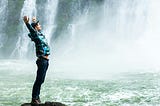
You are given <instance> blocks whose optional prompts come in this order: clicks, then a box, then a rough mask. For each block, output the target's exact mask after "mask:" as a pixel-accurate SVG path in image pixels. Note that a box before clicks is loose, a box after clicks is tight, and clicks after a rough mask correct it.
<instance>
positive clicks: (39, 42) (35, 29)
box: [23, 16, 50, 104]
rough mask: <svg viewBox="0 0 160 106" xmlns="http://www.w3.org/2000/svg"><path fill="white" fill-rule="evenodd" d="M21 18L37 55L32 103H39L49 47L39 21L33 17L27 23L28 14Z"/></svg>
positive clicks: (47, 62) (47, 63)
mask: <svg viewBox="0 0 160 106" xmlns="http://www.w3.org/2000/svg"><path fill="white" fill-rule="evenodd" d="M23 20H24V22H25V24H26V26H27V28H28V30H29V32H30V33H29V34H28V36H29V37H30V38H31V40H32V41H33V42H34V43H35V47H36V56H37V58H38V59H37V61H36V64H37V68H38V69H37V76H36V80H35V82H34V85H33V89H32V101H31V103H32V104H40V103H41V101H40V97H39V95H40V89H41V85H42V83H43V82H44V80H45V76H46V71H47V69H48V65H49V59H48V56H49V55H50V49H49V46H48V43H47V39H46V38H45V35H43V34H42V32H41V25H40V24H39V21H36V19H35V18H33V23H32V24H29V18H28V16H24V17H23Z"/></svg>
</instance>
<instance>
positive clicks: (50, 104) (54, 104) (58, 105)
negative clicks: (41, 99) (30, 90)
mask: <svg viewBox="0 0 160 106" xmlns="http://www.w3.org/2000/svg"><path fill="white" fill-rule="evenodd" d="M21 106H66V105H65V104H62V103H60V102H45V103H41V104H31V103H24V104H22V105H21Z"/></svg>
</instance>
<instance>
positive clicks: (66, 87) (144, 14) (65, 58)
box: [0, 0, 160, 106]
mask: <svg viewBox="0 0 160 106" xmlns="http://www.w3.org/2000/svg"><path fill="white" fill-rule="evenodd" d="M15 2H16V3H19V5H18V6H19V7H21V5H20V4H22V3H21V2H22V1H20V0H15ZM7 3H11V2H10V0H8V2H7V0H6V1H4V0H3V1H2V0H1V1H0V9H1V10H3V11H1V10H0V15H1V16H4V15H5V13H7V11H8V10H7V9H10V8H11V9H12V8H13V7H10V6H11V5H10V6H9V5H8V4H7ZM12 3H13V2H12ZM16 3H15V4H16ZM159 5H160V1H159V0H45V1H40V0H25V2H24V5H23V6H22V7H21V8H20V9H19V10H17V12H18V11H21V12H19V13H21V14H20V17H19V16H18V17H19V18H20V19H19V20H20V21H19V25H17V26H14V27H16V28H17V29H18V31H17V36H18V37H17V38H19V39H15V40H16V41H15V42H16V44H15V46H14V43H13V42H11V44H13V47H14V51H13V52H12V56H13V57H14V55H18V57H21V58H22V57H25V56H26V53H28V51H31V50H32V51H34V53H31V54H30V55H32V56H33V55H34V54H35V50H34V49H33V47H34V45H33V44H32V43H31V45H30V43H29V42H31V41H30V39H29V38H28V36H27V34H28V30H27V28H26V26H25V25H24V23H23V21H22V16H23V15H28V16H29V17H30V18H31V16H37V18H38V19H39V20H40V24H41V25H42V31H44V33H45V35H46V37H47V39H48V41H49V43H50V46H51V48H52V49H53V50H52V52H51V54H52V55H51V56H49V58H50V65H49V70H48V72H47V77H46V80H45V83H44V85H43V90H42V93H41V99H42V102H44V100H49V101H50V100H51V101H52V100H54V101H58V102H63V103H65V104H67V105H68V106H159V105H160V99H159V97H160V93H159V91H160V83H159V82H160V73H159V70H160V64H159V63H160V55H159V54H160V49H159V45H160V43H159V41H160V36H159V34H160V30H159V27H160V16H159V8H160V7H159ZM9 7H10V8H9ZM13 10H14V9H13ZM9 13H10V12H9ZM10 14H11V13H10ZM14 15H15V16H16V14H14ZM8 16H13V14H11V15H8ZM6 18H7V20H9V19H12V20H10V21H15V20H16V19H15V17H11V18H10V17H6ZM6 18H3V17H0V20H3V21H2V22H4V26H6V25H5V23H6V21H7V20H5V19H6ZM8 23H9V22H8ZM4 26H2V24H1V25H0V46H3V47H5V46H7V47H8V46H9V45H5V43H4V42H5V41H3V37H4V35H3V30H2V29H5V28H4ZM7 28H12V27H10V25H9V26H7ZM21 28H22V29H21ZM10 31H13V30H10ZM15 32H16V31H15ZM5 34H7V35H8V37H12V36H13V35H12V32H7V31H6V32H5ZM14 37H15V36H14ZM5 39H6V40H7V38H5ZM10 41H11V40H10ZM52 41H54V42H52ZM8 44H9V43H8ZM7 47H6V48H7ZM7 49H10V48H7ZM0 51H2V50H0ZM4 53H5V52H4ZM8 54H9V53H8ZM2 55H3V54H2ZM34 57H35V56H34ZM0 62H1V64H0V80H1V81H0V91H1V98H0V105H1V106H19V105H20V104H21V103H24V102H28V101H29V102H30V97H31V89H32V88H31V87H32V85H33V80H34V79H35V78H34V75H35V73H36V65H35V61H32V60H27V61H25V59H24V58H22V60H12V59H4V60H0ZM80 79H81V80H80Z"/></svg>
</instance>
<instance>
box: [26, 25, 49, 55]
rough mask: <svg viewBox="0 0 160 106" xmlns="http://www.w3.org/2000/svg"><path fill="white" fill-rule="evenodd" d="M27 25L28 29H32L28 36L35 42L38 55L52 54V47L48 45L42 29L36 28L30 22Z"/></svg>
mask: <svg viewBox="0 0 160 106" xmlns="http://www.w3.org/2000/svg"><path fill="white" fill-rule="evenodd" d="M26 26H27V28H28V30H29V31H30V33H29V34H28V36H29V37H30V38H31V40H32V41H34V43H35V46H36V56H37V57H41V56H47V55H50V48H49V46H48V43H47V39H46V38H45V36H44V35H43V34H42V33H41V31H37V30H35V29H34V28H33V27H32V26H31V25H30V24H29V23H26Z"/></svg>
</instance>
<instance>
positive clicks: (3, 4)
mask: <svg viewBox="0 0 160 106" xmlns="http://www.w3.org/2000/svg"><path fill="white" fill-rule="evenodd" d="M7 6H8V0H1V1H0V22H1V24H0V48H1V47H3V46H4V45H3V44H4V43H5V42H6V39H7V38H6V36H5V32H4V31H3V29H4V28H5V27H4V26H5V25H6V16H7Z"/></svg>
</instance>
